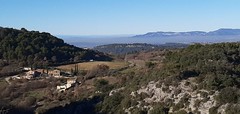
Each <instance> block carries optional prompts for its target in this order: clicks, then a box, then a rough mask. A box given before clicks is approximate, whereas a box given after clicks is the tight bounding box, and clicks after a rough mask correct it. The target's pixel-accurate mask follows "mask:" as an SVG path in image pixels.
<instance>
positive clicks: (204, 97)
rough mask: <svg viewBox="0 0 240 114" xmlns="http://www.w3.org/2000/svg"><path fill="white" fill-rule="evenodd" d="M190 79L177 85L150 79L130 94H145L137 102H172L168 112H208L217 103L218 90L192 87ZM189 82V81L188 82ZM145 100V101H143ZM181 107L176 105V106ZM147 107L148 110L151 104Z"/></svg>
mask: <svg viewBox="0 0 240 114" xmlns="http://www.w3.org/2000/svg"><path fill="white" fill-rule="evenodd" d="M191 80H192V79H188V80H183V81H181V82H179V83H178V85H177V86H172V85H170V86H166V85H165V84H164V83H160V82H154V81H151V82H149V83H148V85H147V86H144V87H142V88H141V89H139V90H137V91H135V92H132V93H131V96H133V97H138V96H139V95H141V94H147V97H146V98H144V99H143V101H139V102H140V103H139V104H141V103H142V104H152V103H154V102H162V103H169V102H172V104H173V105H172V106H171V107H170V110H169V112H176V111H178V110H185V111H187V112H192V113H196V112H198V113H200V114H208V113H209V109H210V108H212V107H215V106H216V105H217V102H216V100H215V99H214V97H215V96H216V95H218V94H219V92H218V91H207V90H203V89H202V90H197V89H196V88H194V86H196V85H197V84H196V83H193V81H191ZM190 82H191V83H190ZM143 102H145V103H143ZM179 105H180V106H182V107H177V106H179ZM145 107H148V110H149V109H150V108H151V106H145ZM225 108H226V106H222V107H220V108H219V110H218V112H219V113H223V112H224V111H225Z"/></svg>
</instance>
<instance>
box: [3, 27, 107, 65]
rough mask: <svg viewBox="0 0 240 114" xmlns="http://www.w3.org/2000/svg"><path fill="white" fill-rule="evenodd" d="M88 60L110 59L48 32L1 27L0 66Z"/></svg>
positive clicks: (52, 63)
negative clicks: (67, 42) (70, 43)
mask: <svg viewBox="0 0 240 114" xmlns="http://www.w3.org/2000/svg"><path fill="white" fill-rule="evenodd" d="M91 59H93V60H111V58H110V57H108V56H106V55H104V54H103V53H100V52H96V51H92V50H84V49H82V48H78V47H75V46H73V45H69V44H66V43H64V41H63V40H62V39H59V38H56V37H54V36H52V35H51V34H49V33H45V32H43V33H40V32H38V31H28V30H26V29H24V28H22V29H21V30H16V29H12V28H0V67H4V66H7V65H9V64H17V65H18V66H21V67H23V66H29V67H30V66H31V67H42V66H44V65H54V64H62V63H65V64H66V63H71V62H79V61H84V60H91Z"/></svg>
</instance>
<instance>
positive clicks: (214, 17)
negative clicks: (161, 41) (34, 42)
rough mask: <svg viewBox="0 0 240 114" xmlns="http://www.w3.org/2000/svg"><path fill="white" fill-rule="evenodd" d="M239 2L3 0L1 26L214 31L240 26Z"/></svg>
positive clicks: (57, 31) (82, 31)
mask: <svg viewBox="0 0 240 114" xmlns="http://www.w3.org/2000/svg"><path fill="white" fill-rule="evenodd" d="M239 5H240V1H238V0H231V1H229V0H221V1H219V0H211V1H209V0H194V1H190V0H181V1H180V0H171V1H167V0H151V1H147V0H130V1H129V0H121V1H112V0H101V1H99V0H89V1H84V0H72V1H71V2H69V1H67V0H51V1H49V0H41V1H32V0H24V2H23V1H19V0H3V1H2V2H1V7H0V10H1V11H2V12H1V18H0V26H3V27H11V28H17V29H20V28H22V27H24V28H26V29H28V30H37V31H41V32H45V31H47V32H49V33H51V34H54V35H83V36H86V35H87V36H88V35H116V34H118V35H124V34H143V33H146V32H152V31H153V32H155V31H175V32H180V31H191V30H194V31H211V30H216V29H219V28H222V27H224V28H240V22H239V20H240V15H238V11H240V7H239ZM226 20H227V21H226Z"/></svg>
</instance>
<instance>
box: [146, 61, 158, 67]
mask: <svg viewBox="0 0 240 114" xmlns="http://www.w3.org/2000/svg"><path fill="white" fill-rule="evenodd" d="M155 65H156V63H153V62H151V61H148V62H145V66H146V67H147V68H153V67H154V66H155Z"/></svg>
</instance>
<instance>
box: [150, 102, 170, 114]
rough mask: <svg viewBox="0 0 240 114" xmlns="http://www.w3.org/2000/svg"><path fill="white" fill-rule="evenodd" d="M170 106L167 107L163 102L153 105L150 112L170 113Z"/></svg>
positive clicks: (156, 113)
mask: <svg viewBox="0 0 240 114" xmlns="http://www.w3.org/2000/svg"><path fill="white" fill-rule="evenodd" d="M168 110H169V109H168V108H165V107H164V105H163V104H162V103H159V104H157V105H155V106H154V107H153V109H152V110H151V111H150V114H168Z"/></svg>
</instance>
